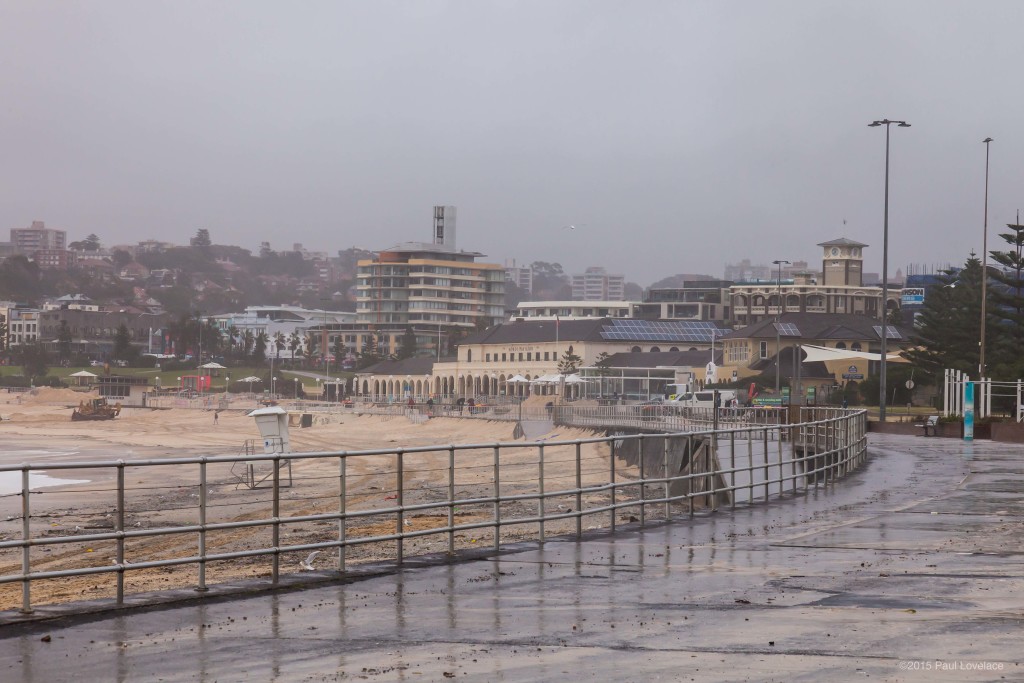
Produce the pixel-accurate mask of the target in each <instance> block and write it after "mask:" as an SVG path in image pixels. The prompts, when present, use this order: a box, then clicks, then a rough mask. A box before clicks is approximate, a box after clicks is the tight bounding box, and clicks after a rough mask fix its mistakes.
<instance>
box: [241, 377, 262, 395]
mask: <svg viewBox="0 0 1024 683" xmlns="http://www.w3.org/2000/svg"><path fill="white" fill-rule="evenodd" d="M238 381H239V382H248V383H249V393H250V394H251V393H252V383H253V382H262V381H263V380H262V379H260V378H259V377H257V376H256V375H249V376H248V377H243V378H242V379H240V380H238Z"/></svg>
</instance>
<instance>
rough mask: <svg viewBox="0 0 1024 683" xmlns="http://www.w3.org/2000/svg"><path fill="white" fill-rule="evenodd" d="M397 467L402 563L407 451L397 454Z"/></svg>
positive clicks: (397, 520)
mask: <svg viewBox="0 0 1024 683" xmlns="http://www.w3.org/2000/svg"><path fill="white" fill-rule="evenodd" d="M395 455H396V456H397V457H396V460H397V462H396V467H395V470H396V471H395V487H396V488H397V493H396V494H395V495H396V496H397V498H396V499H395V503H397V505H398V514H396V515H395V527H396V530H395V533H396V534H398V541H397V556H398V564H402V562H404V561H405V538H404V536H405V509H404V506H405V490H404V489H405V451H401V450H400V451H398V452H397V453H396V454H395Z"/></svg>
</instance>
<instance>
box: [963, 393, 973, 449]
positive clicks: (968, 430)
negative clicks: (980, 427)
mask: <svg viewBox="0 0 1024 683" xmlns="http://www.w3.org/2000/svg"><path fill="white" fill-rule="evenodd" d="M964 441H974V382H964Z"/></svg>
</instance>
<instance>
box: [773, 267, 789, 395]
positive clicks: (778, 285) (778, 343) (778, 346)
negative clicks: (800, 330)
mask: <svg viewBox="0 0 1024 683" xmlns="http://www.w3.org/2000/svg"><path fill="white" fill-rule="evenodd" d="M772 263H773V264H775V265H776V266H778V267H779V274H778V276H777V277H776V278H775V289H776V291H777V292H778V297H779V300H778V301H777V302H776V306H775V393H776V394H778V393H779V366H780V365H781V363H782V356H781V354H782V334H781V333H780V332H779V314H780V312H781V311H782V264H783V263H785V264H786V265H787V266H788V265H789V264H790V262H789V261H785V260H780V261H772ZM769 282H771V280H769Z"/></svg>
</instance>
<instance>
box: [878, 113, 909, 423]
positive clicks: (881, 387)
mask: <svg viewBox="0 0 1024 683" xmlns="http://www.w3.org/2000/svg"><path fill="white" fill-rule="evenodd" d="M894 123H895V124H896V125H897V126H899V127H900V128H910V124H909V123H907V122H906V121H890V120H889V119H881V120H880V121H872V122H871V123H869V124H868V126H870V127H871V128H877V127H878V126H885V210H884V213H883V218H882V309H881V311H880V314H879V316H880V317H881V327H882V335H881V336H882V360H881V364H880V370H879V380H878V420H879V422H885V370H886V361H887V358H886V354H887V353H888V344H887V343H886V339H887V337H888V336H889V335H888V331H889V320H888V316H887V315H886V314H887V313H888V309H889V127H890V126H891V125H892V124H894Z"/></svg>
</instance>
